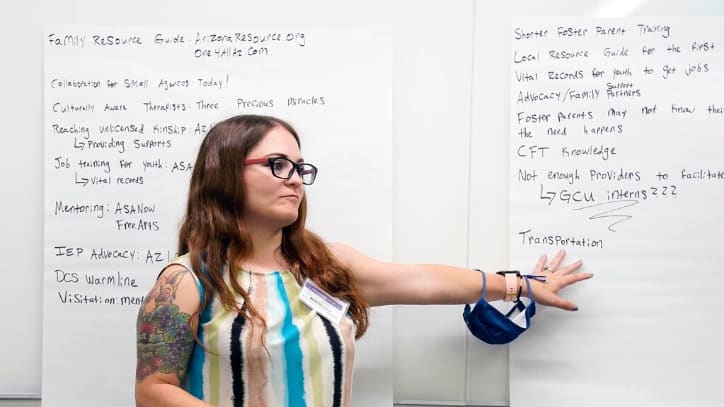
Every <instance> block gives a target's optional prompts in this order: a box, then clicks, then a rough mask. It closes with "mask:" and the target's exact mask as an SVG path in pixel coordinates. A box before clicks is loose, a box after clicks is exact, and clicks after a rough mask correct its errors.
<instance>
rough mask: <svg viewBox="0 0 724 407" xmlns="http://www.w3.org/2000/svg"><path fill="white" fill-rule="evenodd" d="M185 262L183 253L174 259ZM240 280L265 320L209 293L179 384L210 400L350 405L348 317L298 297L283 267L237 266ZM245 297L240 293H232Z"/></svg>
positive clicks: (248, 404) (238, 404)
mask: <svg viewBox="0 0 724 407" xmlns="http://www.w3.org/2000/svg"><path fill="white" fill-rule="evenodd" d="M174 262H175V263H178V264H182V265H184V266H186V267H189V268H190V265H189V262H188V257H187V256H182V257H180V258H178V259H176V260H175V261H174ZM240 283H241V285H242V287H244V288H245V289H247V291H248V292H249V297H250V301H251V302H252V304H253V305H254V307H255V308H256V309H257V311H258V312H259V313H260V315H261V316H262V317H263V318H264V320H265V322H266V330H265V329H264V326H263V325H262V324H261V323H260V322H259V321H256V320H246V319H245V318H243V317H241V316H239V315H237V314H236V313H235V312H228V311H227V310H225V309H224V308H223V307H222V306H221V304H220V303H219V301H218V299H216V298H214V299H213V300H212V301H211V302H210V304H209V305H208V306H207V307H206V309H204V310H203V311H202V312H201V314H200V318H199V330H198V333H197V335H198V338H199V341H200V342H201V343H197V344H196V345H195V347H194V351H193V353H192V356H191V360H190V362H189V366H188V369H187V374H186V378H185V381H184V387H185V388H186V389H187V390H188V391H189V392H190V393H191V394H192V395H194V396H195V397H197V398H199V399H201V400H204V401H206V402H208V403H210V404H212V405H215V406H229V407H272V406H274V407H277V406H283V407H307V406H309V407H348V406H349V405H350V395H351V376H352V370H353V362H354V324H353V323H352V321H351V320H350V319H349V318H345V319H344V320H343V321H342V322H341V323H340V324H339V325H337V324H335V323H332V322H330V321H328V320H326V319H324V318H323V317H321V316H320V315H318V314H317V313H316V312H315V311H314V310H312V309H310V308H309V307H307V305H305V304H304V303H302V302H301V300H300V299H299V294H300V291H301V287H300V286H299V284H298V283H297V281H296V280H295V278H294V277H293V276H292V274H291V273H289V272H288V271H276V272H272V273H253V272H248V271H242V272H241V275H240ZM237 301H238V303H239V305H242V304H243V302H242V301H243V299H242V298H241V297H238V298H237Z"/></svg>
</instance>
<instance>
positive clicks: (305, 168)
mask: <svg viewBox="0 0 724 407" xmlns="http://www.w3.org/2000/svg"><path fill="white" fill-rule="evenodd" d="M277 161H286V162H288V163H290V164H291V165H292V168H291V170H289V173H288V174H286V176H283V175H280V174H277V172H276V170H275V168H276V166H275V165H274V164H275V163H276V162H277ZM254 164H266V165H267V166H268V167H269V170H271V173H272V175H273V176H275V177H277V178H279V179H290V178H291V177H292V175H293V174H294V172H296V173H297V174H299V178H301V179H302V183H303V184H304V185H312V184H314V181H315V180H316V179H317V172H318V169H317V166H315V165H314V164H310V163H306V162H301V163H295V162H294V161H292V160H290V159H288V158H286V157H264V158H249V159H246V160H244V165H254ZM306 174H312V180H311V181H309V182H305V181H304V176H305V175H306Z"/></svg>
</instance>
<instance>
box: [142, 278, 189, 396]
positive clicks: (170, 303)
mask: <svg viewBox="0 0 724 407" xmlns="http://www.w3.org/2000/svg"><path fill="white" fill-rule="evenodd" d="M187 272H188V271H187V270H179V271H177V272H174V273H168V275H166V276H161V277H160V278H159V279H158V281H156V285H155V286H154V287H153V289H152V290H151V292H150V293H149V295H148V297H146V299H145V300H144V304H143V306H142V307H141V309H140V310H139V311H138V320H137V322H136V346H137V350H136V352H137V362H136V382H142V381H143V379H145V378H146V377H147V376H149V375H152V374H154V373H169V374H175V375H176V376H177V377H178V379H179V381H181V379H183V376H184V374H185V373H186V365H187V364H188V361H189V358H190V357H191V350H192V349H193V345H194V337H193V334H192V333H191V328H190V326H189V319H190V317H191V316H190V315H189V314H187V313H184V312H181V311H179V307H178V305H176V304H175V303H174V301H175V299H176V290H177V289H178V286H179V284H180V283H181V280H182V278H183V276H184V274H186V273H187Z"/></svg>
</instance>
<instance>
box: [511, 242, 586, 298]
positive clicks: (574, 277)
mask: <svg viewBox="0 0 724 407" xmlns="http://www.w3.org/2000/svg"><path fill="white" fill-rule="evenodd" d="M564 257H566V252H565V251H564V250H563V249H561V250H559V251H558V253H556V255H555V256H554V257H553V259H552V260H551V262H550V263H546V261H547V259H548V256H546V255H545V254H544V255H542V256H541V257H540V259H538V263H537V264H536V266H535V271H534V272H533V275H536V276H544V277H545V278H546V281H545V282H542V281H537V280H534V279H529V281H530V286H531V289H532V290H533V298H535V301H536V302H537V303H539V304H543V305H548V306H551V307H556V308H561V309H565V310H568V311H578V307H577V306H576V304H574V303H572V302H570V301H568V300H566V299H565V298H561V297H559V296H558V291H559V290H560V289H561V288H564V287H567V286H569V285H571V284H575V283H577V282H579V281H583V280H588V279H589V278H591V277H593V274H591V273H577V272H576V271H577V270H578V269H579V268H580V267H581V265H583V262H582V261H580V260H577V261H574V262H573V263H571V264H567V265H565V266H561V262H562V261H563V258H564ZM523 293H525V294H527V287H526V284H525V282H523ZM521 295H522V294H521Z"/></svg>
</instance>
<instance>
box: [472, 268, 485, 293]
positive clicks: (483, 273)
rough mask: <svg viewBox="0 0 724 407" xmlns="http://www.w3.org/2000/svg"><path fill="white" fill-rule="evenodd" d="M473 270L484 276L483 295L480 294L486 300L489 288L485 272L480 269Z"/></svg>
mask: <svg viewBox="0 0 724 407" xmlns="http://www.w3.org/2000/svg"><path fill="white" fill-rule="evenodd" d="M473 270H475V271H479V272H480V275H482V276H483V293H482V294H480V298H483V299H485V290H486V288H487V281H485V272H484V271H482V270H480V269H473Z"/></svg>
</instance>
